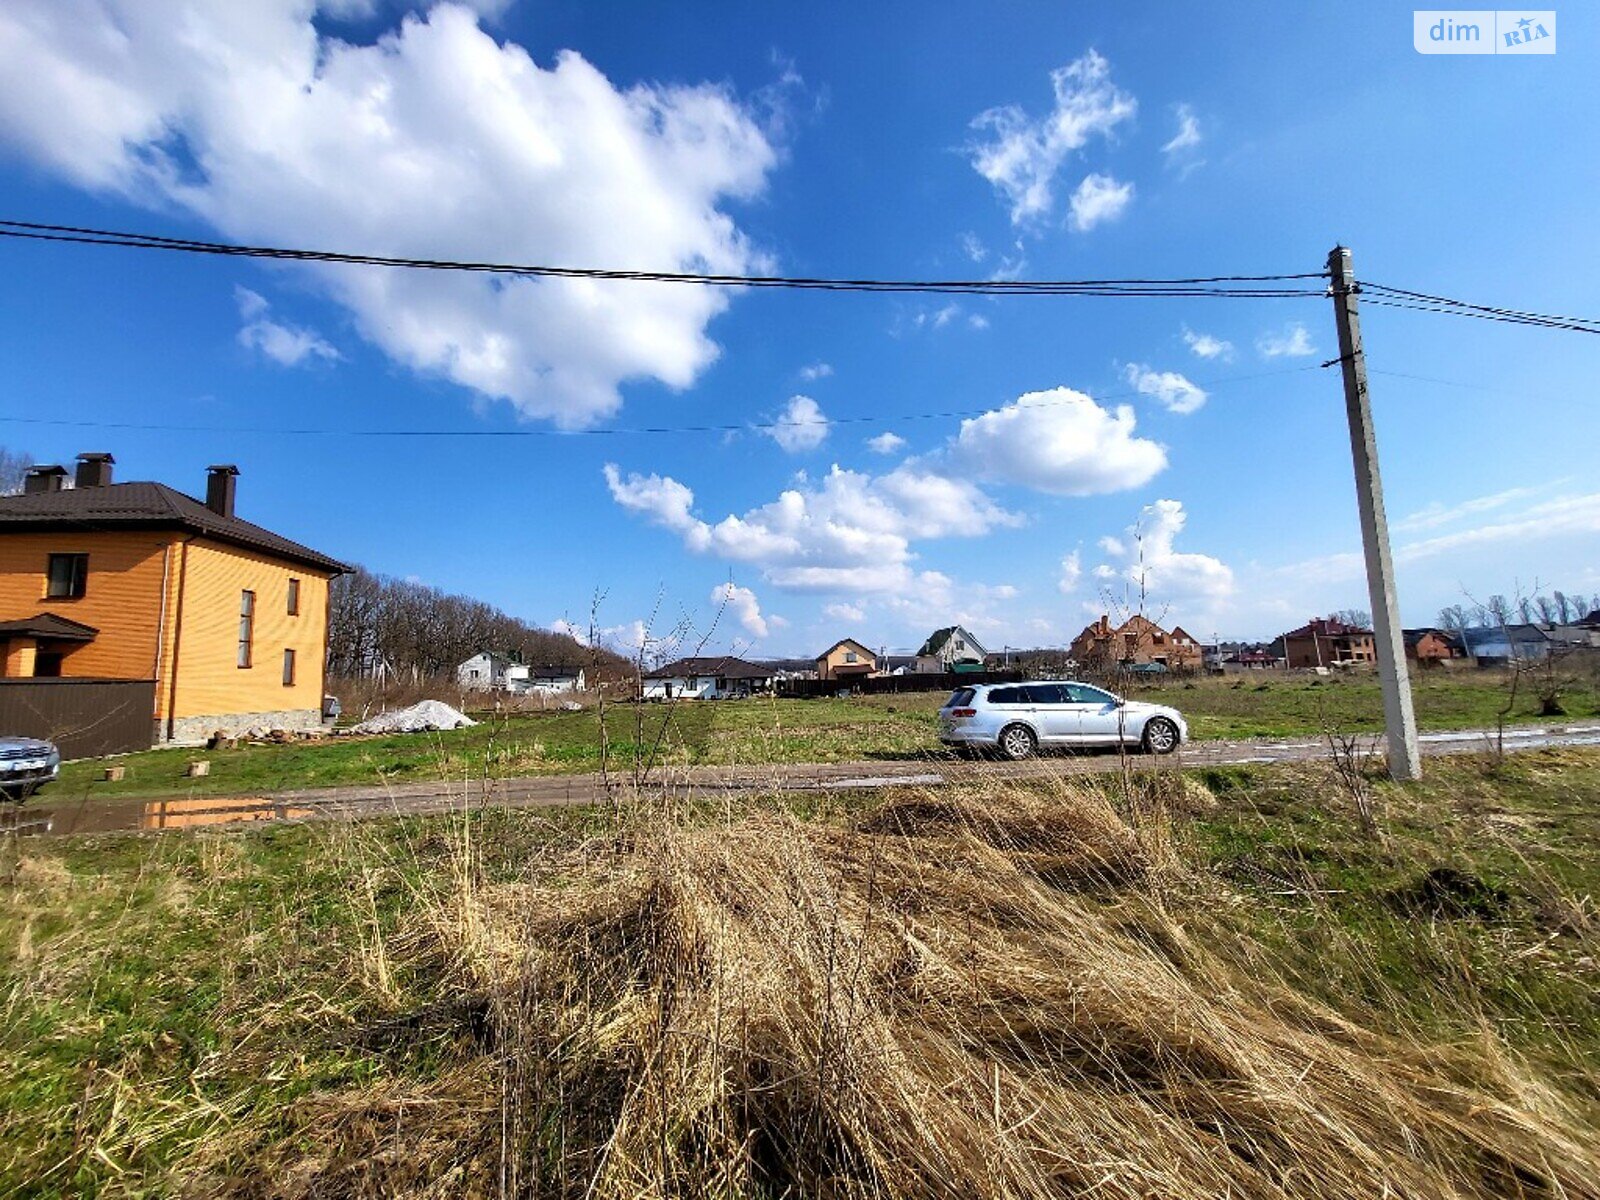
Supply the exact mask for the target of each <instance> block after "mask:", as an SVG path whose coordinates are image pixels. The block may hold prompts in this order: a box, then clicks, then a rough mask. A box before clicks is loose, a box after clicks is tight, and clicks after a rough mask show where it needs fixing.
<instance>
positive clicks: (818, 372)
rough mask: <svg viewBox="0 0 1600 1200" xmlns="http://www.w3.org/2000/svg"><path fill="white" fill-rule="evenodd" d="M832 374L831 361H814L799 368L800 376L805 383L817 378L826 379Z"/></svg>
mask: <svg viewBox="0 0 1600 1200" xmlns="http://www.w3.org/2000/svg"><path fill="white" fill-rule="evenodd" d="M832 374H833V365H832V364H831V363H825V362H815V363H812V364H810V365H809V366H805V367H801V368H800V378H801V379H804V380H805V381H806V382H807V383H811V382H814V381H815V380H818V379H826V378H827V377H828V376H830V375H832Z"/></svg>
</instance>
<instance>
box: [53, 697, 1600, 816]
mask: <svg viewBox="0 0 1600 1200" xmlns="http://www.w3.org/2000/svg"><path fill="white" fill-rule="evenodd" d="M1413 690H1414V694H1415V697H1416V707H1417V717H1418V720H1419V722H1420V723H1421V725H1422V727H1423V728H1424V729H1440V730H1446V729H1467V728H1476V727H1492V726H1493V724H1494V722H1495V717H1496V714H1497V713H1498V712H1499V711H1500V709H1501V708H1502V707H1503V706H1504V704H1505V697H1506V687H1505V683H1504V680H1503V679H1501V678H1500V677H1499V676H1497V675H1492V674H1484V673H1476V672H1471V673H1469V672H1456V673H1445V672H1437V673H1431V674H1426V675H1422V676H1420V677H1418V678H1417V679H1415V680H1414V682H1413ZM1130 695H1133V696H1135V697H1138V698H1141V699H1149V700H1153V701H1156V702H1158V703H1163V704H1171V705H1173V706H1175V707H1177V708H1178V709H1180V710H1181V711H1182V712H1183V713H1184V714H1185V715H1186V716H1187V717H1188V719H1189V723H1190V731H1191V734H1192V735H1193V736H1194V737H1195V738H1197V739H1211V738H1261V737H1297V736H1305V735H1313V736H1314V735H1317V734H1319V733H1321V732H1322V731H1324V730H1326V729H1330V728H1331V729H1335V730H1339V731H1343V732H1357V731H1374V730H1378V729H1381V728H1382V702H1381V698H1380V696H1379V690H1378V682H1377V680H1376V679H1375V678H1373V677H1371V676H1357V677H1329V678H1317V677H1304V676H1296V677H1292V678H1285V677H1282V676H1266V677H1261V678H1258V677H1253V676H1243V677H1238V678H1209V679H1199V680H1194V681H1191V682H1184V681H1177V680H1174V681H1168V682H1162V683H1157V684H1153V685H1146V686H1143V687H1141V688H1139V689H1137V690H1135V691H1133V692H1131V693H1130ZM944 698H945V694H944V693H922V694H917V695H908V696H876V697H864V698H859V699H847V700H840V699H824V700H773V699H756V700H743V701H730V702H718V703H711V704H705V703H685V704H677V705H661V704H653V705H643V706H638V707H633V706H613V707H612V708H610V709H609V710H608V713H607V718H606V735H607V737H606V741H607V748H608V749H607V753H608V765H609V766H610V768H611V769H613V770H619V771H623V772H627V771H629V770H631V769H632V768H633V766H634V765H635V764H636V763H641V762H654V763H724V764H744V765H753V766H755V765H768V764H774V763H800V762H847V761H854V760H858V759H874V758H877V759H908V758H915V757H917V756H919V755H922V754H926V753H929V752H932V751H935V750H936V749H937V744H936V742H935V738H934V732H935V731H934V726H935V717H934V714H935V711H936V710H937V708H938V706H939V705H940V704H941V703H942V702H943V701H944ZM1566 708H1567V711H1568V713H1569V714H1570V715H1571V716H1573V717H1575V718H1584V717H1593V716H1595V715H1597V714H1600V695H1597V693H1596V692H1595V690H1594V686H1593V684H1585V685H1583V686H1581V687H1578V688H1575V689H1574V690H1573V691H1571V692H1570V693H1569V694H1568V696H1567V698H1566ZM1509 719H1511V720H1514V721H1530V720H1536V719H1538V713H1537V707H1536V703H1535V701H1534V699H1533V698H1532V696H1531V695H1529V694H1527V692H1526V690H1525V691H1524V694H1523V695H1522V696H1521V697H1520V700H1519V703H1518V706H1517V708H1516V710H1515V711H1514V712H1513V713H1512V714H1511V716H1510V718H1509ZM195 758H204V759H206V760H208V761H209V762H210V764H211V768H210V772H211V773H210V774H209V775H207V776H203V777H200V778H197V779H189V778H187V777H186V776H185V775H184V770H185V767H186V766H187V764H188V763H189V762H190V761H191V760H192V759H195ZM117 761H118V763H120V764H121V765H122V766H123V767H125V768H126V777H125V778H124V779H122V780H121V781H119V782H116V783H106V782H101V781H100V775H101V773H102V767H103V764H102V763H100V762H95V761H84V762H78V763H70V764H68V765H67V766H65V767H64V768H63V769H62V776H61V780H60V782H58V783H57V784H55V785H54V786H53V787H52V788H51V789H50V790H49V791H48V792H46V793H45V795H48V796H54V797H57V798H64V799H80V798H84V797H90V798H93V797H100V796H108V797H109V796H156V795H250V794H256V793H276V792H282V791H286V790H293V789H299V788H317V787H333V786H337V785H341V784H374V783H380V782H391V783H406V782H415V781H427V780H438V779H451V778H457V779H459V778H463V777H478V776H484V775H495V776H507V775H543V774H571V773H575V772H585V771H596V770H599V768H600V764H601V737H600V719H599V717H598V715H597V714H596V712H595V711H594V710H592V709H591V710H585V711H583V712H548V713H531V714H525V715H517V716H510V717H502V718H493V717H488V716H485V717H484V719H483V723H482V724H480V725H479V726H477V727H476V728H473V729H465V730H456V731H452V732H449V733H438V734H408V735H392V736H383V737H367V738H335V739H330V740H326V741H319V742H304V743H297V744H290V745H281V746H280V745H258V746H248V745H247V746H242V747H239V748H237V749H232V750H220V751H195V750H152V751H149V752H146V753H141V754H131V755H125V756H123V757H121V758H119V759H118V760H117Z"/></svg>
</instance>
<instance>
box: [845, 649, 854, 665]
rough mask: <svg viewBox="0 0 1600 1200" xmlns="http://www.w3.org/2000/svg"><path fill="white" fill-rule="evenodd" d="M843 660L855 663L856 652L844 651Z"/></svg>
mask: <svg viewBox="0 0 1600 1200" xmlns="http://www.w3.org/2000/svg"><path fill="white" fill-rule="evenodd" d="M844 660H845V662H847V663H853V662H855V661H856V652H855V651H854V650H846V651H845V652H844Z"/></svg>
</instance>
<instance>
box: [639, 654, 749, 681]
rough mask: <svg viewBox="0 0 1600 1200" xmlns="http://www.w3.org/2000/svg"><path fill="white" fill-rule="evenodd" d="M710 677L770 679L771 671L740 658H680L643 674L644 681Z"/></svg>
mask: <svg viewBox="0 0 1600 1200" xmlns="http://www.w3.org/2000/svg"><path fill="white" fill-rule="evenodd" d="M699 675H710V676H715V677H716V678H718V679H770V678H772V671H771V670H770V669H769V668H767V667H758V666H756V665H755V663H749V662H745V660H744V659H742V658H680V659H679V660H678V661H677V662H670V663H668V664H667V665H666V666H664V667H657V668H656V669H655V670H654V671H647V672H645V676H644V677H645V678H646V679H687V678H690V677H692V676H699Z"/></svg>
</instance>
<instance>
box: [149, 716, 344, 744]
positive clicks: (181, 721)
mask: <svg viewBox="0 0 1600 1200" xmlns="http://www.w3.org/2000/svg"><path fill="white" fill-rule="evenodd" d="M322 728H323V723H322V710H321V709H317V708H288V709H283V710H281V711H279V712H250V713H221V714H219V715H217V716H211V717H179V718H178V719H177V720H175V721H174V722H173V723H172V733H171V735H170V736H167V737H163V738H161V741H162V742H164V743H165V744H166V745H169V746H197V745H200V744H201V743H203V742H205V741H207V740H208V739H209V738H210V737H211V735H212V734H214V733H216V732H218V731H219V730H220V731H221V732H222V733H223V734H224V735H225V736H227V737H250V736H260V735H262V734H268V733H271V732H272V731H273V730H274V729H287V730H291V731H296V732H316V731H318V730H320V729H322Z"/></svg>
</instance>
